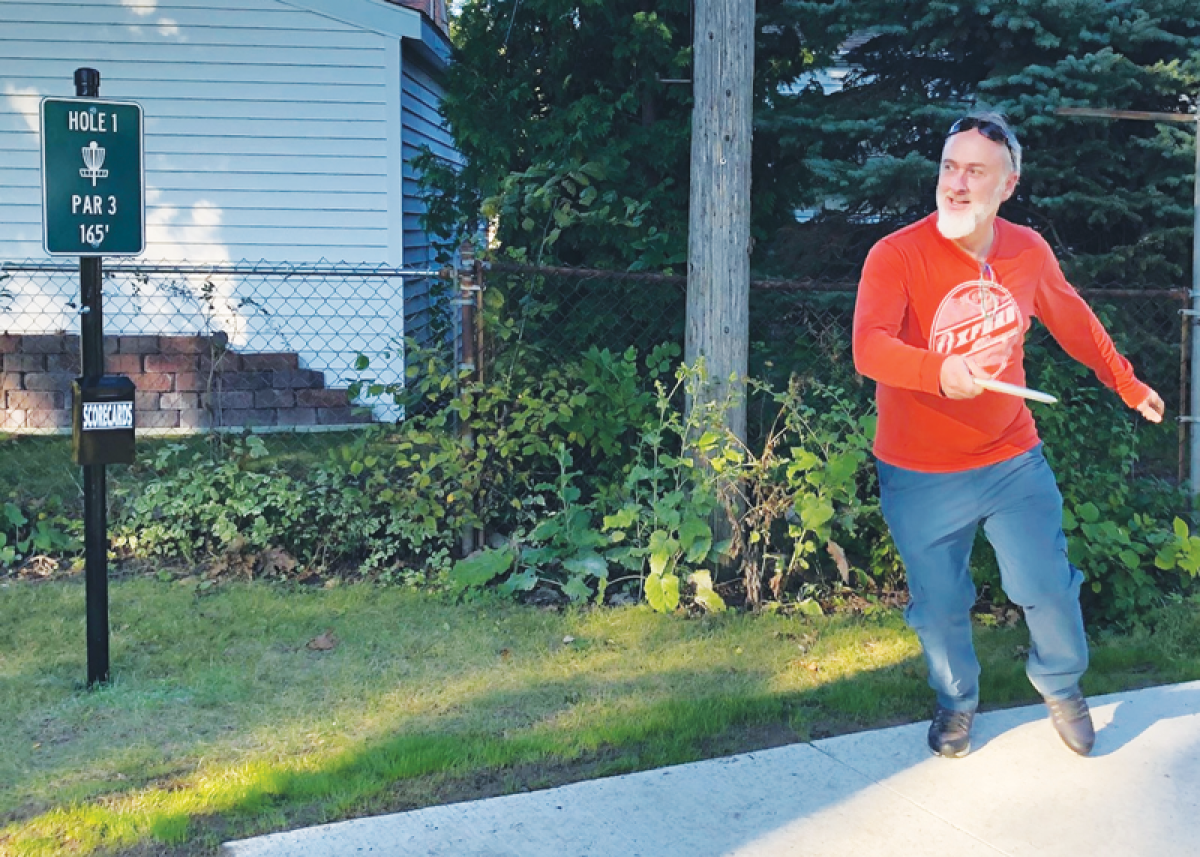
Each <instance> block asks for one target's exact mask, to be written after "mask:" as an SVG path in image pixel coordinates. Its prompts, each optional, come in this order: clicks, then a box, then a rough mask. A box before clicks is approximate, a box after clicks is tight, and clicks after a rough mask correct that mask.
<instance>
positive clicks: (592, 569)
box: [563, 550, 608, 579]
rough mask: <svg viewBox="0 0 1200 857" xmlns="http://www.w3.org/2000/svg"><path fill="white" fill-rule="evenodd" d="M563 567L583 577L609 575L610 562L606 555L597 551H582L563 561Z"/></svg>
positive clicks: (604, 576) (605, 576) (602, 577)
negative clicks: (605, 557) (601, 554)
mask: <svg viewBox="0 0 1200 857" xmlns="http://www.w3.org/2000/svg"><path fill="white" fill-rule="evenodd" d="M563 568H565V569H566V570H567V571H569V572H571V573H572V574H576V575H580V576H582V577H598V578H601V579H604V578H607V577H608V563H607V562H605V560H604V557H602V556H600V554H598V553H596V552H595V551H591V550H589V551H580V552H579V553H577V554H576V555H575V556H573V557H571V558H570V559H568V560H564V561H563Z"/></svg>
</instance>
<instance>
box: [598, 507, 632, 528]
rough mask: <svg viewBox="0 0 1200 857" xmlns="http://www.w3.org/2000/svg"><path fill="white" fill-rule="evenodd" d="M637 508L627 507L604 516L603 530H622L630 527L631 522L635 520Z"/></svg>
mask: <svg viewBox="0 0 1200 857" xmlns="http://www.w3.org/2000/svg"><path fill="white" fill-rule="evenodd" d="M637 514H638V507H637V506H633V505H629V506H625V507H624V508H621V509H619V510H617V511H616V512H613V513H612V514H611V515H605V516H604V529H606V530H623V529H625V528H627V527H632V526H633V522H634V521H636V520H637Z"/></svg>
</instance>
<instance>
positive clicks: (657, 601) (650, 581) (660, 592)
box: [646, 574, 679, 613]
mask: <svg viewBox="0 0 1200 857" xmlns="http://www.w3.org/2000/svg"><path fill="white" fill-rule="evenodd" d="M646 601H648V602H649V604H650V606H651V607H652V608H653V609H654V610H655V612H658V613H670V612H671V611H673V610H674V609H675V608H676V607H678V606H679V578H678V577H676V576H675V575H673V574H652V575H650V576H649V577H647V578H646Z"/></svg>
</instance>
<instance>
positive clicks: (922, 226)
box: [875, 214, 937, 248]
mask: <svg viewBox="0 0 1200 857" xmlns="http://www.w3.org/2000/svg"><path fill="white" fill-rule="evenodd" d="M936 220H937V215H936V214H930V215H927V216H926V217H922V218H921V219H920V220H917V221H914V222H912V223H910V224H908V225H907V226H901V227H900V228H899V229H897V230H896V231H895V232H889V233H888V234H887V235H885V236H883V237H882V238H880V239H879V240H878V241H877V242H875V246H876V247H879V246H885V247H887V246H890V247H896V248H901V247H908V246H911V245H913V244H924V243H925V242H926V241H928V240H929V239H930V238H931V237H932V233H931V231H932V232H936V230H937V225H936Z"/></svg>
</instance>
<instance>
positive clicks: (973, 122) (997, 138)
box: [946, 116, 1017, 163]
mask: <svg viewBox="0 0 1200 857" xmlns="http://www.w3.org/2000/svg"><path fill="white" fill-rule="evenodd" d="M972 128H974V129H975V130H976V131H978V132H979V133H980V134H982V135H983V136H985V137H987V138H988V139H989V140H991V141H992V142H993V143H1003V144H1004V148H1006V149H1008V156H1009V158H1010V159H1012V161H1013V162H1014V163H1015V162H1016V159H1017V155H1016V153H1015V152H1014V151H1013V144H1012V138H1011V137H1010V136H1009V135H1008V131H1006V130H1004V127H1003V126H1002V125H997V124H996V123H995V122H993V121H991V120H990V119H978V118H976V117H974V116H964V117H963V118H962V119H959V120H958V121H957V122H955V123H954V124H953V125H951V126H950V130H949V131H947V132H946V136H947V137H953V136H954V135H955V134H961V133H962V132H963V131H970V130H971V129H972Z"/></svg>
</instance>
